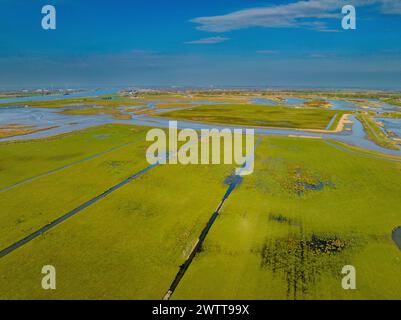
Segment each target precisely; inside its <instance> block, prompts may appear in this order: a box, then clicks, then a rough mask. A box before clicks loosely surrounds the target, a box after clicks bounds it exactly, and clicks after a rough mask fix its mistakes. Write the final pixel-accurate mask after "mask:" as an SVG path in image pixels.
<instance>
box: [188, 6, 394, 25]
mask: <svg viewBox="0 0 401 320" xmlns="http://www.w3.org/2000/svg"><path fill="white" fill-rule="evenodd" d="M346 4H353V5H355V6H357V7H358V6H359V7H362V6H369V5H379V7H380V12H381V13H383V14H401V0H353V1H352V0H303V1H297V2H292V3H289V4H283V5H271V6H267V7H259V8H252V9H245V10H240V11H235V12H232V13H229V14H226V15H220V16H211V17H198V18H195V19H192V20H191V21H192V22H194V23H197V24H199V26H198V27H197V28H198V29H199V30H203V31H209V32H226V31H231V30H237V29H243V28H250V27H264V28H296V27H307V28H313V29H315V30H318V31H327V30H328V29H327V25H326V22H327V20H328V19H340V18H341V8H342V7H343V6H344V5H346Z"/></svg>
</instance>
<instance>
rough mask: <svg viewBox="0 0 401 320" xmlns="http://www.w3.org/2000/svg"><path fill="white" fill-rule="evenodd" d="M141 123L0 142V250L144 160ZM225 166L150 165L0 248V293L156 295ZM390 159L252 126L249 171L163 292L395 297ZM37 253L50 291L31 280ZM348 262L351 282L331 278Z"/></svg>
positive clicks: (189, 241) (181, 295) (395, 187)
mask: <svg viewBox="0 0 401 320" xmlns="http://www.w3.org/2000/svg"><path fill="white" fill-rule="evenodd" d="M146 130H147V128H144V127H135V126H128V125H107V126H102V127H97V128H91V129H86V130H82V131H79V132H75V133H71V134H65V135H61V136H57V137H53V138H48V139H41V140H35V141H22V142H15V143H1V144H0V153H1V157H0V159H1V162H0V168H1V170H0V181H1V187H0V188H2V189H3V191H2V190H0V202H1V204H2V209H1V215H0V246H1V248H0V249H3V248H5V247H6V246H8V245H10V244H12V243H13V242H15V241H18V240H20V239H21V238H23V237H25V236H27V235H28V234H30V233H32V232H34V231H35V230H37V229H38V228H40V227H41V226H44V225H46V224H48V223H49V222H51V221H53V220H54V219H55V218H57V217H59V216H61V215H63V214H65V213H67V212H68V211H70V210H72V209H74V208H76V207H77V206H79V205H80V204H82V203H84V202H86V201H88V200H90V199H91V198H93V197H95V196H96V195H99V194H101V193H102V192H104V191H105V190H107V189H109V188H110V187H112V186H114V185H116V184H117V183H119V182H121V181H123V180H124V179H126V178H127V177H128V176H130V175H132V174H133V173H135V172H138V171H139V170H141V169H143V168H146V167H147V166H148V164H147V162H146V159H145V151H146V148H147V146H148V145H149V143H147V142H145V141H144V136H145V132H146ZM339 148H340V149H339ZM341 148H342V149H341ZM394 160H395V161H394ZM397 161H398V162H397ZM233 169H234V167H233V166H230V165H202V166H182V165H165V166H157V167H155V168H153V169H152V170H150V171H148V172H146V173H145V174H144V175H143V176H141V177H139V178H137V179H135V180H133V181H131V182H130V183H128V184H127V185H125V186H123V187H122V188H120V189H118V190H116V191H115V192H113V193H112V194H110V195H108V196H107V197H105V198H103V199H101V200H99V201H98V202H96V203H94V204H93V205H91V206H90V207H88V208H86V209H84V210H82V211H81V212H79V213H77V214H76V215H74V216H73V217H71V218H69V219H68V220H66V221H64V222H63V223H61V224H60V225H58V226H56V227H55V228H54V229H52V230H50V231H48V232H46V233H45V234H43V235H41V236H39V237H37V238H36V239H34V240H32V241H31V242H29V243H28V244H26V245H24V246H22V247H20V248H18V249H17V250H15V251H13V252H12V253H10V254H8V255H6V256H5V257H2V258H0V288H1V290H0V298H2V299H12V298H28V299H79V298H84V299H102V298H109V299H118V298H121V299H150V298H152V299H161V298H162V297H163V296H164V294H165V293H166V291H167V289H168V288H169V286H170V284H171V282H172V280H173V279H174V277H175V275H176V273H177V272H178V270H179V266H180V265H181V264H183V262H184V261H185V259H186V258H187V256H188V254H189V253H190V251H191V249H192V248H193V246H194V244H195V242H196V239H197V238H198V236H199V235H200V233H201V231H202V229H203V228H204V226H205V224H206V223H207V221H208V220H209V218H210V216H211V215H212V213H213V212H214V210H215V209H216V207H217V205H218V204H219V202H220V200H221V198H222V196H223V195H224V193H225V192H226V190H227V184H226V183H225V180H226V178H227V177H228V176H230V175H231V174H232V172H233ZM400 169H401V163H400V162H399V159H398V160H397V159H391V158H382V157H381V156H380V155H377V154H374V153H361V152H360V151H359V150H357V149H350V148H348V147H346V146H344V145H340V144H333V145H331V144H327V143H325V142H324V141H317V140H310V139H301V138H296V139H292V138H285V137H264V138H263V140H262V142H261V144H260V145H259V146H258V148H257V150H256V163H255V172H254V173H253V174H252V175H250V176H246V177H245V178H244V180H243V182H242V184H241V185H240V186H239V187H238V188H237V189H235V190H234V192H233V193H232V195H231V196H230V198H229V199H228V200H227V202H226V203H225V206H224V207H223V209H222V211H221V215H220V216H219V217H218V218H217V220H216V222H215V224H214V225H213V227H212V229H211V231H210V233H209V235H208V236H207V238H206V241H205V243H204V246H203V248H202V251H201V252H200V253H199V254H198V255H197V256H196V258H195V259H194V261H193V262H192V264H191V266H190V267H189V269H188V271H187V273H186V274H185V275H184V277H183V279H182V281H181V283H180V284H179V285H178V287H177V289H176V291H175V293H174V294H173V296H172V298H173V299H196V298H200V299H212V298H221V299H236V298H243V299H249V298H255V299H272V298H274V299H322V298H323V299H328V298H340V299H369V298H379V299H390V298H398V299H399V298H401V295H400V292H399V287H400V286H401V278H400V277H399V268H400V264H401V252H400V250H399V249H398V248H397V247H396V245H395V243H394V242H393V241H392V239H391V231H392V230H393V229H394V228H395V227H396V226H399V225H400V220H399V212H400V210H401V201H400V199H399V190H400V188H401V171H400ZM24 181H25V183H23V184H20V185H17V186H14V187H12V188H11V189H8V190H7V189H4V188H7V187H10V186H13V185H14V184H16V183H20V182H24ZM49 264H50V265H54V266H55V267H56V270H57V289H56V290H53V291H45V290H43V289H42V288H41V279H42V277H43V275H42V274H41V269H42V267H43V265H49ZM347 264H351V265H353V266H355V267H356V269H357V290H353V291H345V290H343V289H342V288H341V278H342V276H343V275H341V268H342V266H344V265H347Z"/></svg>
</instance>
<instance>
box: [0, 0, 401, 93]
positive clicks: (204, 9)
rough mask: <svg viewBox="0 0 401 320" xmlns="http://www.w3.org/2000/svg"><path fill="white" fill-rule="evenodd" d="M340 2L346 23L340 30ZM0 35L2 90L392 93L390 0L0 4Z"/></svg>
mask: <svg viewBox="0 0 401 320" xmlns="http://www.w3.org/2000/svg"><path fill="white" fill-rule="evenodd" d="M46 4H52V5H54V6H55V7H56V9H57V29H56V30H52V31H45V30H43V29H42V28H41V19H42V17H43V15H42V14H41V8H42V6H44V5H46ZM345 4H353V5H354V6H355V8H356V10H357V30H347V31H346V30H343V29H342V28H341V19H342V15H341V8H342V6H343V5H345ZM0 40H1V41H0V70H1V71H0V88H5V89H6V88H12V87H40V86H68V87H77V86H174V85H176V86H210V85H215V86H282V87H313V86H314V87H344V88H345V87H366V88H389V89H401V88H400V87H401V41H400V40H401V0H354V1H346V0H319V1H317V0H305V1H298V0H292V1H290V0H288V1H278V0H267V1H263V0H202V1H199V0H197V1H195V0H186V1H181V0H170V1H166V0H130V1H129V0H115V1H101V0H79V1H78V0H75V1H74V0H46V1H39V0H31V1H26V0H2V10H1V13H0Z"/></svg>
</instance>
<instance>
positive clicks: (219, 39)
mask: <svg viewBox="0 0 401 320" xmlns="http://www.w3.org/2000/svg"><path fill="white" fill-rule="evenodd" d="M227 40H229V38H223V37H210V38H204V39H199V40H194V41H189V42H186V43H187V44H215V43H221V42H224V41H227Z"/></svg>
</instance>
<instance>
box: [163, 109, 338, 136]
mask: <svg viewBox="0 0 401 320" xmlns="http://www.w3.org/2000/svg"><path fill="white" fill-rule="evenodd" d="M344 113H345V112H343V111H336V110H324V109H317V108H316V109H315V108H314V109H312V108H310V109H308V108H289V107H277V106H263V105H246V104H238V105H236V104H226V105H224V104H222V105H202V106H198V107H194V108H191V109H185V110H176V111H171V112H165V113H163V114H161V115H160V116H162V117H166V118H172V119H177V120H192V121H201V122H210V123H220V124H231V125H245V126H260V127H282V128H294V129H318V130H324V129H326V127H327V125H328V124H329V123H330V120H331V119H332V118H333V117H334V116H335V115H336V114H337V118H336V121H335V123H333V125H332V127H334V128H335V126H336V124H337V123H338V121H339V120H340V118H341V116H342V114H344Z"/></svg>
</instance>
